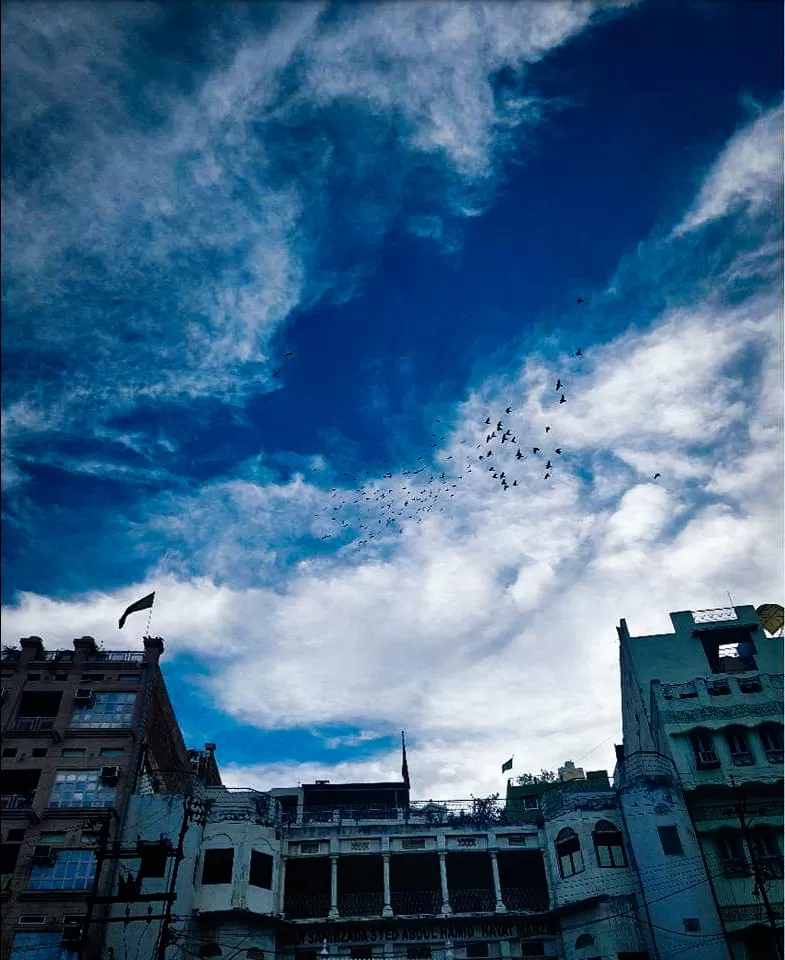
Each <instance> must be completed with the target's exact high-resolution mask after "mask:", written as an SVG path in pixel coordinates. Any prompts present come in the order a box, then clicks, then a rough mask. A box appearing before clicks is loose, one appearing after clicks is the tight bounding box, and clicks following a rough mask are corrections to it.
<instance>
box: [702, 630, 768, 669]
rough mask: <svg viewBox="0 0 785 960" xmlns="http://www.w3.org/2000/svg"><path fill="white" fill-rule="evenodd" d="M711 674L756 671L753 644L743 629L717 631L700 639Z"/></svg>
mask: <svg viewBox="0 0 785 960" xmlns="http://www.w3.org/2000/svg"><path fill="white" fill-rule="evenodd" d="M701 645H702V647H703V650H704V653H705V654H706V659H707V660H708V662H709V667H710V669H711V672H712V673H743V672H744V671H745V670H757V669H758V668H757V666H756V664H755V644H754V642H753V641H752V640H751V638H750V635H749V632H748V631H746V630H743V629H738V628H736V629H730V630H718V631H716V632H713V633H710V634H708V635H706V636H704V637H703V638H702V639H701Z"/></svg>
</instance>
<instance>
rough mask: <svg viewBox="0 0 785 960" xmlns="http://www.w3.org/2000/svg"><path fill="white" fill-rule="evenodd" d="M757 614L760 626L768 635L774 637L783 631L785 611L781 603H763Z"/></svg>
mask: <svg viewBox="0 0 785 960" xmlns="http://www.w3.org/2000/svg"><path fill="white" fill-rule="evenodd" d="M755 613H757V615H758V620H759V621H760V625H761V626H762V627H763V629H764V630H765V631H766V633H768V634H770V635H771V636H772V637H773V636H774V634H775V633H780V632H781V631H782V624H783V620H784V619H785V610H783V607H782V604H781V603H763V604H761V606H759V607H758V609H757V610H756V611H755Z"/></svg>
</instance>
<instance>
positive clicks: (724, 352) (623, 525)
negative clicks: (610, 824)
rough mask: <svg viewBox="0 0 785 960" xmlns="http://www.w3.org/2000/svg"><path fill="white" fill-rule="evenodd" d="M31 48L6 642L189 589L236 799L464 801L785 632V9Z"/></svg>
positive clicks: (470, 11)
mask: <svg viewBox="0 0 785 960" xmlns="http://www.w3.org/2000/svg"><path fill="white" fill-rule="evenodd" d="M2 16H3V40H2V43H3V51H2V53H3V56H2V71H3V73H2V81H3V111H2V163H3V181H2V190H3V218H2V221H3V222H2V296H3V314H4V325H3V374H2V375H3V394H2V430H3V517H2V520H3V538H2V563H3V566H2V573H3V577H2V602H3V628H2V631H3V632H2V635H3V640H4V642H15V641H16V640H17V639H18V637H19V636H22V635H27V634H31V633H32V634H38V635H40V636H42V637H44V639H45V642H46V643H48V644H50V645H53V644H56V643H63V642H65V643H70V640H71V638H72V637H74V636H80V635H82V634H84V633H88V634H90V635H93V636H95V637H96V638H97V639H99V640H100V641H102V642H103V643H105V644H106V645H107V646H113V647H126V646H128V644H129V643H133V644H135V643H138V642H139V637H140V634H141V632H142V630H143V628H144V617H143V615H137V617H136V619H137V621H138V622H134V619H132V620H131V621H129V624H128V627H127V628H126V631H124V633H123V634H120V633H119V632H118V631H117V628H116V621H117V617H118V616H119V613H120V612H121V611H122V609H123V607H124V606H125V605H126V604H127V603H129V602H130V601H131V600H133V599H136V598H137V597H138V596H141V595H143V593H146V592H148V591H149V590H150V589H156V590H157V591H158V593H157V602H156V607H155V611H154V619H153V628H154V632H156V633H157V632H160V633H162V634H163V635H164V637H165V638H166V640H167V653H166V658H165V673H166V676H167V681H168V683H169V686H170V690H171V691H172V695H173V699H174V701H175V706H176V709H177V712H178V716H179V717H180V719H181V723H182V726H183V729H184V731H185V733H186V736H187V738H188V740H189V742H190V743H194V744H199V743H201V742H203V741H205V740H215V741H217V743H218V756H219V760H220V762H221V764H222V767H223V769H224V770H225V772H226V776H227V778H228V779H229V780H231V782H233V783H238V784H239V783H248V784H253V785H259V786H265V785H266V786H272V785H281V784H287V783H291V782H296V781H298V780H309V779H312V778H313V777H315V776H319V777H325V776H326V777H331V778H332V779H336V780H337V779H340V778H346V777H357V778H360V779H366V778H373V777H377V776H378V777H385V778H386V777H389V776H391V775H395V774H396V771H397V769H398V759H397V753H396V750H397V739H396V737H397V733H398V731H399V730H400V729H401V728H403V727H405V728H406V729H407V731H408V736H409V740H410V742H411V758H410V766H411V769H412V777H413V781H414V788H415V792H417V793H419V792H422V794H423V795H425V794H428V795H431V796H436V795H437V794H439V795H442V796H446V795H447V794H450V795H451V796H459V795H464V794H468V793H469V792H474V793H477V792H479V791H481V790H487V791H491V790H496V789H500V788H501V787H502V785H503V781H502V780H501V778H500V776H499V773H498V771H499V766H500V763H501V761H502V760H504V759H506V758H507V757H508V756H509V755H510V754H511V753H514V754H515V755H516V772H522V771H523V770H525V769H539V768H540V767H542V766H547V767H549V768H555V767H556V766H557V765H559V764H560V763H562V762H563V761H564V759H566V758H567V757H572V758H573V759H579V758H581V757H582V756H586V758H587V759H586V764H587V765H589V766H591V765H597V766H602V765H612V760H611V757H612V748H611V745H612V740H613V738H614V737H615V736H618V720H617V714H618V672H617V667H616V659H617V647H616V639H615V630H614V628H615V625H616V624H617V623H618V620H619V619H620V618H621V617H626V618H627V619H628V621H629V623H630V628H631V630H632V631H633V632H638V633H643V632H649V631H651V632H654V631H655V630H657V629H663V628H665V627H666V625H667V612H668V611H669V610H678V609H689V608H699V607H704V606H719V605H721V604H723V603H724V602H725V601H726V599H727V593H726V591H731V593H732V594H733V597H734V599H735V600H736V601H737V602H750V603H755V604H757V603H761V602H764V601H772V600H777V599H781V597H780V596H779V593H781V586H780V585H781V582H782V560H781V557H782V543H781V531H782V515H781V504H782V478H781V471H780V469H779V468H780V465H781V461H782V390H781V386H782V327H781V284H782V231H781V223H782V162H781V158H782V95H781V77H782V51H781V44H780V43H779V42H778V39H777V38H779V37H780V36H781V33H782V10H781V5H779V4H776V3H773V2H758V3H754V4H730V3H708V2H706V3H694V4H688V5H685V4H668V3H665V4H662V3H647V2H640V3H618V4H607V3H606V4H601V5H599V6H597V5H592V4H588V3H579V4H560V3H558V2H555V0H554V2H552V3H537V2H521V3H512V2H505V3H485V4H484V3H471V4H468V5H461V4H459V3H451V4H447V3H436V4H427V3H424V2H423V3H410V4H393V5H375V4H370V3H364V4H308V3H297V4H291V5H279V6H276V5H260V4H242V3H239V4H224V5H215V4H200V3H195V4H189V5H183V4H155V3H146V2H142V3H135V4H124V3H120V2H117V3H113V4H111V5H107V4H90V3H87V2H80V3H78V4H73V5H70V4H68V3H51V4H50V3H43V2H41V3H39V2H35V3H14V2H11V3H8V4H5V5H4V8H3V14H2ZM579 298H580V299H581V300H582V301H583V302H578V301H579ZM578 347H580V348H581V349H582V351H583V353H584V356H583V357H576V356H575V352H576V350H577V349H578ZM287 354H291V356H287ZM557 378H558V379H560V380H562V381H563V383H564V393H565V399H566V402H565V403H564V404H559V403H558V399H559V397H560V396H561V390H560V391H555V389H554V387H555V381H556V379H557ZM508 406H509V407H511V413H510V414H509V415H508V414H505V412H504V411H505V410H506V408H507V407H508ZM488 417H490V418H491V419H492V421H493V423H492V425H491V427H487V428H486V425H485V420H486V418H488ZM499 418H501V419H503V420H504V428H503V430H502V431H499V433H504V432H505V430H506V429H507V428H509V429H510V431H511V433H510V434H509V435H508V437H507V438H506V439H508V440H510V441H511V437H512V436H515V438H516V442H515V445H514V447H515V449H513V446H512V443H511V442H510V443H506V445H501V444H500V437H499V436H497V437H496V438H492V440H491V441H489V443H488V445H487V447H486V445H485V443H484V441H485V438H486V436H487V435H488V434H487V433H486V430H487V431H489V432H491V430H492V427H493V426H494V425H495V422H496V421H497V420H498V419H499ZM546 426H549V427H551V430H550V431H549V432H548V433H547V434H546V432H545V427H546ZM478 444H479V445H480V447H479V449H478ZM534 446H538V447H540V453H538V454H535V453H533V452H532V450H533V447H534ZM521 448H522V454H523V453H525V454H526V458H525V459H521V458H517V457H516V456H515V453H516V450H517V449H521ZM557 448H558V449H559V450H560V451H561V453H560V454H556V453H555V452H554V451H555V450H556V449H557ZM488 449H493V451H494V454H493V455H495V457H496V459H495V460H493V461H491V460H489V459H487V450H488ZM481 455H482V456H483V460H482V461H480V460H479V457H480V456H481ZM547 461H552V462H553V463H554V465H553V467H552V468H550V469H548V468H546V462H547ZM491 462H492V463H493V464H494V465H495V466H496V470H495V472H496V474H497V479H494V478H493V473H494V471H493V470H491V471H489V470H488V469H487V467H488V465H489V463H491ZM420 469H422V473H420V474H414V471H416V470H420ZM502 471H504V472H505V478H504V479H505V481H508V486H507V488H506V489H504V488H503V487H502V485H501V480H500V479H499V478H498V475H499V474H500V473H501V472H502ZM546 473H547V474H549V476H548V479H547V480H546V479H545V475H546ZM655 473H659V474H660V475H661V476H660V477H658V478H657V480H656V481H655V479H654V474H655ZM388 475H389V476H388ZM431 477H432V478H433V480H431ZM354 478H356V480H355V479H354ZM513 481H515V483H514V485H513ZM355 501H356V502H355ZM407 501H409V502H407ZM778 592H779V593H778ZM563 664H564V665H566V664H569V665H570V668H569V669H565V668H564V667H563V666H561V665H563ZM587 714H588V715H590V716H592V717H593V718H594V722H593V723H592V724H589V725H587V724H586V722H585V717H586V716H587ZM603 741H606V742H605V743H604V745H603V746H600V747H598V744H601V743H602V742H603ZM595 748H596V749H595ZM517 768H520V769H517Z"/></svg>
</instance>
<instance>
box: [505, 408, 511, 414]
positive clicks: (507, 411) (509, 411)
mask: <svg viewBox="0 0 785 960" xmlns="http://www.w3.org/2000/svg"><path fill="white" fill-rule="evenodd" d="M504 412H505V413H512V407H507V409H506V410H505V411H504Z"/></svg>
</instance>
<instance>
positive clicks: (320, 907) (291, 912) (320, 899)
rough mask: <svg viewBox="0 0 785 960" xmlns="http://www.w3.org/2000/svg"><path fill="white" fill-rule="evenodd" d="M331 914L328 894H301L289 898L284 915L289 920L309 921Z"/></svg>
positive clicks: (287, 898) (286, 901) (285, 901)
mask: <svg viewBox="0 0 785 960" xmlns="http://www.w3.org/2000/svg"><path fill="white" fill-rule="evenodd" d="M329 912H330V896H329V894H326V893H301V894H299V895H298V896H287V897H286V898H285V900H284V914H285V916H286V919H287V920H309V919H311V918H314V917H315V918H321V917H326V916H327V914H328V913H329Z"/></svg>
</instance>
